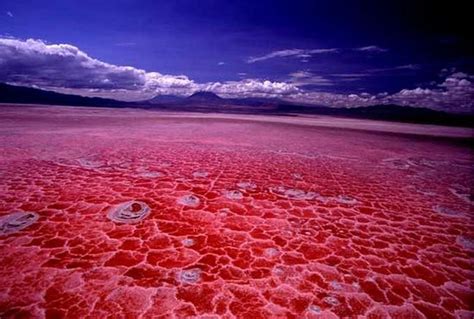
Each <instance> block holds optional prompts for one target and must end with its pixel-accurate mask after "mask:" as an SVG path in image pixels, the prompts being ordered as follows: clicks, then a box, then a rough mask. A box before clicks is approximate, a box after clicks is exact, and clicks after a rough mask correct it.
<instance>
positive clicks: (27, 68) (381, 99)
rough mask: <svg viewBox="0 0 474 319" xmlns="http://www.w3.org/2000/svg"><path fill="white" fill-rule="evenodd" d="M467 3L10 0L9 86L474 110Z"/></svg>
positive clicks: (0, 50)
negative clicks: (209, 93) (208, 93)
mask: <svg viewBox="0 0 474 319" xmlns="http://www.w3.org/2000/svg"><path fill="white" fill-rule="evenodd" d="M469 12H470V10H469V8H467V1H464V2H463V1H450V2H449V3H446V2H443V4H441V3H439V4H437V3H436V2H434V1H405V0H398V1H391V0H386V1H369V0H367V1H352V0H320V1H318V0H312V1H299V0H292V1H278V0H272V1H267V0H259V1H255V0H252V1H245V0H239V1H233V0H222V1H212V0H199V1H193V0H188V1H182V0H174V1H156V0H155V1H153V0H143V1H141V0H101V1H89V0H81V1H71V0H61V1H55V0H48V1H22V0H2V1H1V2H0V82H5V83H10V84H16V85H24V86H32V87H38V88H42V89H48V90H54V91H57V92H63V93H72V94H80V95H85V96H99V97H107V98H114V99H120V100H135V101H136V100H146V99H149V98H151V97H153V96H156V95H162V94H164V95H189V94H192V93H193V92H195V91H199V90H206V91H212V92H214V93H216V94H218V95H220V96H223V97H272V98H281V99H284V100H288V101H293V102H298V103H305V104H314V105H326V106H332V107H355V106H365V105H374V104H391V103H393V104H400V105H411V106H421V107H430V108H433V109H439V110H445V111H452V112H472V108H473V106H474V102H473V101H474V84H473V82H474V76H473V74H474V55H473V49H472V33H471V32H470V29H471V28H470V25H469V21H470V19H471V16H470V14H469Z"/></svg>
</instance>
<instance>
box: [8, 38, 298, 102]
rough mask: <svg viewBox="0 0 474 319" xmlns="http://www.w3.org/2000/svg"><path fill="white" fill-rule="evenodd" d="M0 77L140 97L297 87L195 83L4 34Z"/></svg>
mask: <svg viewBox="0 0 474 319" xmlns="http://www.w3.org/2000/svg"><path fill="white" fill-rule="evenodd" d="M0 69H1V70H2V72H1V73H0V82H8V83H12V84H18V85H27V86H33V85H34V86H36V87H39V88H43V89H50V90H54V91H57V92H62V93H71V94H80V95H85V96H97V97H110V98H115V99H121V100H140V99H147V98H150V97H153V96H155V95H157V94H174V95H189V94H191V93H193V92H194V91H197V90H213V91H215V92H216V93H220V94H222V95H223V96H232V95H236V96H237V95H238V96H278V95H285V94H288V93H290V92H295V90H297V88H296V87H295V86H294V85H292V84H289V83H283V82H272V81H268V80H256V79H245V80H242V81H228V82H222V83H221V82H215V83H214V82H212V83H195V82H194V81H193V80H191V79H189V78H188V77H187V76H185V75H168V74H161V73H158V72H147V71H145V70H142V69H138V68H134V67H131V66H118V65H113V64H110V63H105V62H102V61H100V60H97V59H94V58H92V57H90V56H89V55H87V54H86V53H85V52H83V51H81V50H80V49H79V48H77V47H75V46H73V45H70V44H47V43H45V42H44V41H41V40H34V39H28V40H26V41H22V40H18V39H10V38H0Z"/></svg>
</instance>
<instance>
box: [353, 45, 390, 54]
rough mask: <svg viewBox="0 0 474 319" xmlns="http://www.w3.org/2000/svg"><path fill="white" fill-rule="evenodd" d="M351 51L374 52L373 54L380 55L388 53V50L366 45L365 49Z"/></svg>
mask: <svg viewBox="0 0 474 319" xmlns="http://www.w3.org/2000/svg"><path fill="white" fill-rule="evenodd" d="M353 50H354V51H360V52H374V53H381V52H387V51H388V49H384V48H381V47H379V46H377V45H368V46H365V47H359V48H354V49H353Z"/></svg>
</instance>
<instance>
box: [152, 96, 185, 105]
mask: <svg viewBox="0 0 474 319" xmlns="http://www.w3.org/2000/svg"><path fill="white" fill-rule="evenodd" d="M184 99H185V98H184V97H182V96H177V95H157V96H155V97H154V98H151V99H150V100H146V101H143V102H144V103H147V104H150V103H151V104H162V103H178V102H182V101H183V100H184Z"/></svg>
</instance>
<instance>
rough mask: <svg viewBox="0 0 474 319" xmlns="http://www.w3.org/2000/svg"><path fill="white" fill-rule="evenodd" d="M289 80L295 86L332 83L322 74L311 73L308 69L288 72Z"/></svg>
mask: <svg viewBox="0 0 474 319" xmlns="http://www.w3.org/2000/svg"><path fill="white" fill-rule="evenodd" d="M289 75H290V82H291V83H293V84H294V85H296V86H305V85H315V86H329V85H333V84H334V83H333V82H332V81H331V80H329V79H326V78H325V77H323V76H320V75H316V74H313V73H312V72H308V71H297V72H293V73H290V74H289Z"/></svg>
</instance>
